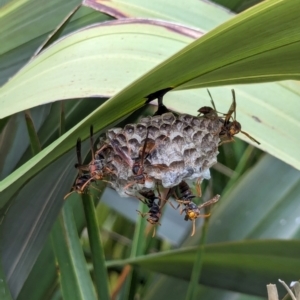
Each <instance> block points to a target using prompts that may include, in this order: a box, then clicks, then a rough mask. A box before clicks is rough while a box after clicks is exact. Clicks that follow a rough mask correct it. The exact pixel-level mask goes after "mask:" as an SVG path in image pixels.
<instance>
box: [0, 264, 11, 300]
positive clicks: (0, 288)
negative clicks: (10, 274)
mask: <svg viewBox="0 0 300 300" xmlns="http://www.w3.org/2000/svg"><path fill="white" fill-rule="evenodd" d="M0 296H1V299H3V300H12V299H13V298H12V296H11V293H10V290H9V288H8V285H7V282H6V277H5V274H4V272H3V268H2V263H1V264H0Z"/></svg>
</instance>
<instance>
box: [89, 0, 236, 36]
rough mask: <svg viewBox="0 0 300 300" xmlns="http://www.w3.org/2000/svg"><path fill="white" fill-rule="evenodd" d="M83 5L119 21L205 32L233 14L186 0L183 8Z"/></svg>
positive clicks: (135, 1)
mask: <svg viewBox="0 0 300 300" xmlns="http://www.w3.org/2000/svg"><path fill="white" fill-rule="evenodd" d="M83 5H85V6H87V7H91V8H93V9H96V10H98V11H100V12H103V13H105V14H108V15H110V16H113V17H114V18H116V19H120V18H124V17H125V18H136V17H138V18H141V17H143V18H151V19H158V20H166V21H171V22H175V23H181V24H186V25H188V26H190V27H197V28H200V29H201V30H204V31H208V30H211V29H213V28H214V27H215V26H216V25H219V24H221V23H223V22H225V21H227V20H228V19H229V18H231V17H232V16H233V14H232V13H230V12H229V11H227V10H225V9H224V8H223V7H220V6H219V7H218V6H217V5H216V4H215V3H211V2H208V1H197V0H186V1H185V2H184V5H182V2H179V1H172V0H164V5H161V1H159V0H152V1H148V2H145V1H143V0H128V1H126V2H123V1H119V0H111V1H107V2H106V1H105V2H97V0H84V1H83Z"/></svg>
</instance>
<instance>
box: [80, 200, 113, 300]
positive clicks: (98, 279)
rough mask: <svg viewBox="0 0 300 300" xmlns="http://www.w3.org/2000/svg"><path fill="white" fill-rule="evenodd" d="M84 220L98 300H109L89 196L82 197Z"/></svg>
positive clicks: (93, 207) (103, 257)
mask: <svg viewBox="0 0 300 300" xmlns="http://www.w3.org/2000/svg"><path fill="white" fill-rule="evenodd" d="M82 202H83V207H84V211H85V219H86V223H87V230H88V235H89V243H90V247H91V253H92V260H93V266H94V276H95V287H96V290H97V294H98V298H99V299H109V298H110V297H109V288H108V284H109V281H108V275H107V270H106V266H105V255H104V251H103V245H102V242H101V237H100V234H99V225H98V222H97V218H96V212H95V206H94V202H93V199H92V198H91V197H90V196H89V195H85V194H84V195H82Z"/></svg>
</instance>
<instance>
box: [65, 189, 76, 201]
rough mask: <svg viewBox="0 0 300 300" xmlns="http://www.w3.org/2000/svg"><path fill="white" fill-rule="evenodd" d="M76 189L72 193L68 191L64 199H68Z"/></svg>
mask: <svg viewBox="0 0 300 300" xmlns="http://www.w3.org/2000/svg"><path fill="white" fill-rule="evenodd" d="M74 192H75V191H72V192H70V193H68V194H67V195H65V196H64V200H66V199H67V198H68V197H69V196H70V195H71V194H73V193H74Z"/></svg>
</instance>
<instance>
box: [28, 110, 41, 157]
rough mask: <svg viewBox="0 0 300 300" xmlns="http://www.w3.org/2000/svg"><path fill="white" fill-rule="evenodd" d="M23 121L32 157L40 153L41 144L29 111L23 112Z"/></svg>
mask: <svg viewBox="0 0 300 300" xmlns="http://www.w3.org/2000/svg"><path fill="white" fill-rule="evenodd" d="M25 120H26V125H27V131H28V135H29V139H30V146H31V152H32V156H34V155H36V154H38V153H39V152H40V151H41V144H40V140H39V137H38V134H37V132H36V129H35V126H34V123H33V120H32V118H31V114H30V111H26V112H25Z"/></svg>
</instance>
